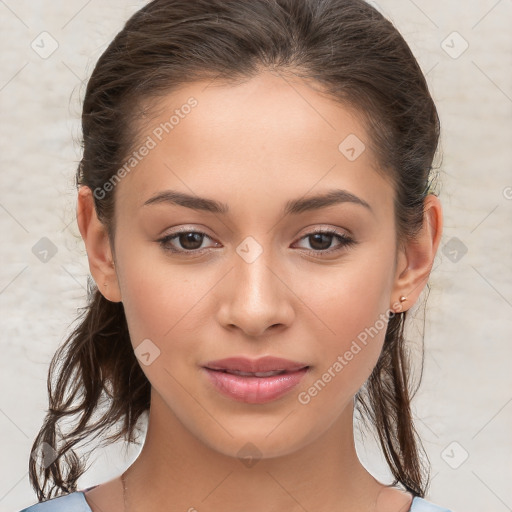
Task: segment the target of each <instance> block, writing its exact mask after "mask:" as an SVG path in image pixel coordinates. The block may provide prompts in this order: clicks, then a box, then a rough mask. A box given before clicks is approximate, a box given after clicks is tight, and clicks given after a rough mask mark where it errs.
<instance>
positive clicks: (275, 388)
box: [203, 367, 309, 404]
mask: <svg viewBox="0 0 512 512" xmlns="http://www.w3.org/2000/svg"><path fill="white" fill-rule="evenodd" d="M308 370H309V368H308V367H306V368H302V369H301V370H295V371H292V372H286V373H282V374H279V375H274V376H271V377H246V376H241V375H233V374H230V373H226V372H224V371H222V370H211V369H210V368H203V371H205V372H206V374H207V376H208V378H209V379H210V382H211V383H212V384H213V385H214V386H215V387H216V388H217V390H218V391H219V392H221V393H222V394H223V395H225V396H227V397H229V398H232V399H234V400H237V401H239V402H245V403H248V404H264V403H266V402H270V401H272V400H276V399H277V398H280V397H281V396H283V395H285V394H286V393H288V392H289V391H290V390H291V389H292V388H294V387H295V386H297V384H299V382H300V381H301V380H302V379H303V377H304V376H305V375H306V373H307V372H308Z"/></svg>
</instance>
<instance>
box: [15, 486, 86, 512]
mask: <svg viewBox="0 0 512 512" xmlns="http://www.w3.org/2000/svg"><path fill="white" fill-rule="evenodd" d="M20 512H92V511H91V507H89V505H88V504H87V501H86V500H85V496H84V493H83V491H76V492H72V493H70V494H66V495H65V496H59V497H57V498H52V499H51V500H47V501H42V502H40V503H36V504H35V505H32V506H30V507H28V508H24V509H23V510H20Z"/></svg>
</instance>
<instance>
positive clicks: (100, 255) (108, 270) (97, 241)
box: [76, 185, 121, 302]
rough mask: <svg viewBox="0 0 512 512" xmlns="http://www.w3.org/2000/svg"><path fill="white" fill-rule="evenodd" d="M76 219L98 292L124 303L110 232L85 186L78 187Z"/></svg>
mask: <svg viewBox="0 0 512 512" xmlns="http://www.w3.org/2000/svg"><path fill="white" fill-rule="evenodd" d="M76 218H77V223H78V229H79V230H80V234H81V235H82V238H83V240H84V243H85V248H86V250H87V258H88V259H89V269H90V270H91V274H92V277H93V278H94V280H95V281H96V285H97V286H98V289H99V291H100V292H101V294H102V295H103V296H104V297H105V298H106V299H107V300H109V301H111V302H121V291H120V289H119V283H118V280H117V274H116V271H115V265H114V258H113V252H112V249H111V247H110V240H109V238H108V233H107V230H106V228H105V226H104V224H102V223H101V222H100V221H99V219H98V217H97V215H96V208H95V207H94V199H93V196H92V192H91V189H90V188H89V187H86V186H84V185H82V186H81V187H80V188H79V190H78V202H77V208H76Z"/></svg>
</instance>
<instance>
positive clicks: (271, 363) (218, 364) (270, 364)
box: [202, 356, 308, 373]
mask: <svg viewBox="0 0 512 512" xmlns="http://www.w3.org/2000/svg"><path fill="white" fill-rule="evenodd" d="M202 366H203V367H204V368H210V369H211V370H238V371H241V372H247V373H255V372H271V371H276V370H286V371H288V372H292V371H295V370H300V369H301V368H304V367H306V366H308V365H307V364H306V363H300V362H297V361H290V360H289V359H282V358H280V357H272V356H265V357H260V358H259V359H249V358H247V357H228V358H226V359H217V360H216V361H210V362H208V363H206V364H204V365H202Z"/></svg>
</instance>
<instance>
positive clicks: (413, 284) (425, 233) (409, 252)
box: [391, 194, 443, 312]
mask: <svg viewBox="0 0 512 512" xmlns="http://www.w3.org/2000/svg"><path fill="white" fill-rule="evenodd" d="M442 228H443V214H442V207H441V202H440V201H439V198H438V197H437V196H435V195H433V194H430V195H428V196H427V197H426V198H425V202H424V209H423V227H422V229H421V231H420V233H419V234H418V236H417V237H416V238H415V239H414V240H412V241H410V242H408V244H407V246H406V248H405V252H401V253H400V255H399V264H398V265H397V269H396V276H395V285H394V289H393V294H392V296H391V297H392V300H393V301H394V304H393V306H392V309H394V310H395V311H396V312H401V311H405V310H406V309H407V308H406V307H405V305H404V306H403V305H402V302H404V303H405V301H400V300H399V297H406V300H407V307H408V308H410V307H412V306H413V305H414V303H415V302H416V300H417V299H418V297H419V296H420V294H421V292H422V291H423V288H424V287H425V286H426V284H427V282H428V278H429V276H430V272H431V271H432V266H433V264H434V258H435V256H436V253H437V249H438V247H439V243H440V241H441V235H442Z"/></svg>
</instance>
